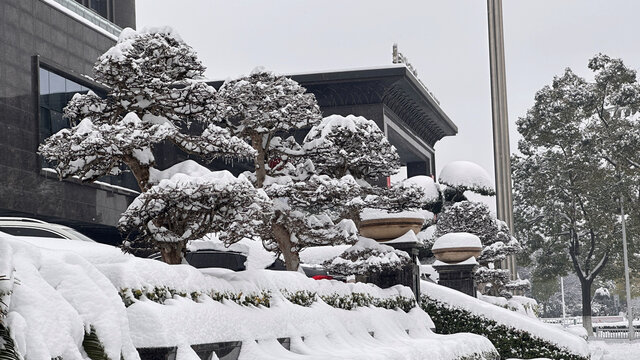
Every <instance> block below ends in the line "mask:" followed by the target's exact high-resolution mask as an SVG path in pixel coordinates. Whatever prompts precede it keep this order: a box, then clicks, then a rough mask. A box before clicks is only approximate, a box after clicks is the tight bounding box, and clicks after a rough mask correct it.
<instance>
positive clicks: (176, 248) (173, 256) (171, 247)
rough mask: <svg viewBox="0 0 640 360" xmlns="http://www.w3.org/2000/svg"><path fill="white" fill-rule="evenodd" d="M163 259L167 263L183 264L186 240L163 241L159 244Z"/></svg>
mask: <svg viewBox="0 0 640 360" xmlns="http://www.w3.org/2000/svg"><path fill="white" fill-rule="evenodd" d="M159 247H160V254H161V255H162V261H164V262H165V263H167V264H172V265H175V264H182V250H183V249H184V242H182V241H180V242H172V243H162V244H160V245H159Z"/></svg>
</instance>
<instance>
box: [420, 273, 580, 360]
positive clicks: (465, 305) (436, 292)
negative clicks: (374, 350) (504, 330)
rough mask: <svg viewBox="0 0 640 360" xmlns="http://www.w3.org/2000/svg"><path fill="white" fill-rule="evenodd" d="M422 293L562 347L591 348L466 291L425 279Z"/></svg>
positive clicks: (577, 351) (575, 338)
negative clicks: (469, 294) (467, 293)
mask: <svg viewBox="0 0 640 360" xmlns="http://www.w3.org/2000/svg"><path fill="white" fill-rule="evenodd" d="M420 288H421V290H422V293H423V294H425V295H426V296H428V297H429V298H431V299H433V300H435V301H439V302H442V303H444V304H445V305H446V306H448V307H452V308H456V309H462V310H466V311H469V312H471V313H472V314H473V315H475V316H479V317H482V318H485V319H488V320H493V321H495V322H497V323H498V324H502V325H505V326H508V327H512V328H515V329H518V330H522V331H526V332H528V333H530V334H531V335H533V336H536V337H538V338H541V339H543V340H546V341H548V342H550V343H552V344H555V345H557V346H559V347H560V348H566V349H569V350H570V351H571V352H572V353H575V354H578V355H580V356H584V357H588V355H589V349H588V347H587V343H586V342H585V341H584V340H583V339H581V338H579V337H577V336H574V335H572V334H570V333H567V332H566V331H563V330H562V329H559V328H556V327H555V326H552V325H549V324H545V323H543V322H542V321H540V320H537V319H534V318H531V317H529V316H527V315H524V314H520V313H517V312H513V311H510V310H507V309H503V308H501V307H498V306H495V305H493V304H490V303H487V302H484V301H482V300H479V299H476V298H473V297H471V296H468V295H465V294H462V293H461V292H459V291H456V290H453V289H450V288H447V287H444V286H440V285H437V284H434V283H431V282H427V281H422V282H421V283H420Z"/></svg>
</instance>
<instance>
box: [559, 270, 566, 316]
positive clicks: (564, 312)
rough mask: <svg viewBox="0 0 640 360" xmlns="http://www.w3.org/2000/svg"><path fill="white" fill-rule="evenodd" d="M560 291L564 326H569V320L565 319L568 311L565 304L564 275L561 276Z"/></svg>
mask: <svg viewBox="0 0 640 360" xmlns="http://www.w3.org/2000/svg"><path fill="white" fill-rule="evenodd" d="M560 291H561V292H562V327H567V322H566V320H565V318H566V317H567V313H566V311H565V306H564V278H563V277H562V276H560Z"/></svg>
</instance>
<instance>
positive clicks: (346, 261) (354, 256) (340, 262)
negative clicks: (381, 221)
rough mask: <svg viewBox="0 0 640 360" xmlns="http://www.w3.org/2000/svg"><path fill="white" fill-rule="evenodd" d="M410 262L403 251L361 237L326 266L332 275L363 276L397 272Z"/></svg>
mask: <svg viewBox="0 0 640 360" xmlns="http://www.w3.org/2000/svg"><path fill="white" fill-rule="evenodd" d="M410 262H411V258H410V257H409V255H408V254H407V253H406V252H405V251H400V250H396V249H394V248H392V247H391V246H389V245H382V244H380V243H378V242H377V241H375V240H373V239H369V238H366V237H362V236H361V237H360V238H359V240H358V242H357V243H356V244H355V245H353V246H352V247H350V248H348V249H346V250H345V251H344V252H343V253H342V254H340V256H337V257H336V258H335V259H333V260H332V261H331V262H327V263H326V264H327V267H328V268H329V269H330V271H331V272H332V273H336V274H343V275H351V274H363V275H364V274H372V273H381V272H388V271H395V270H399V269H401V268H402V267H404V266H405V265H407V264H409V263H410Z"/></svg>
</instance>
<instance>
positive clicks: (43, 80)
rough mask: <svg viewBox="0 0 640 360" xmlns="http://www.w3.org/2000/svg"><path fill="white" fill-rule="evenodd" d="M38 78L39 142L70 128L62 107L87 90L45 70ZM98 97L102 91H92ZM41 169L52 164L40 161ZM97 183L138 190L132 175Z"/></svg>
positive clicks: (106, 177) (127, 174)
mask: <svg viewBox="0 0 640 360" xmlns="http://www.w3.org/2000/svg"><path fill="white" fill-rule="evenodd" d="M38 74H39V76H40V79H39V83H40V89H39V94H40V128H39V130H38V134H39V137H40V142H43V141H44V139H46V138H48V137H49V136H51V135H53V134H55V133H57V132H58V131H60V130H62V129H64V128H68V127H70V124H69V120H68V119H66V118H65V117H64V115H63V114H64V107H65V106H67V103H69V101H70V100H71V98H72V97H73V95H75V94H86V93H87V92H88V91H89V88H88V87H86V86H84V85H82V84H79V83H77V82H76V81H74V80H72V79H68V78H65V77H64V76H61V75H60V74H57V73H55V72H53V71H50V70H48V69H45V68H40V69H39V71H38ZM94 92H95V93H96V94H97V95H98V96H104V95H105V94H104V91H102V90H100V89H94ZM42 167H47V168H51V167H53V164H52V163H49V162H47V161H45V160H44V159H42ZM99 181H102V182H105V183H108V184H112V185H118V186H122V187H126V188H129V189H133V190H138V182H137V181H136V179H135V177H134V176H133V174H131V173H130V172H125V173H123V174H121V175H118V176H105V177H103V178H100V179H99Z"/></svg>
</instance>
